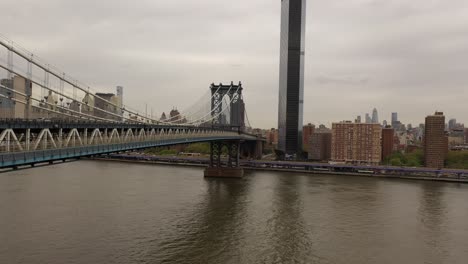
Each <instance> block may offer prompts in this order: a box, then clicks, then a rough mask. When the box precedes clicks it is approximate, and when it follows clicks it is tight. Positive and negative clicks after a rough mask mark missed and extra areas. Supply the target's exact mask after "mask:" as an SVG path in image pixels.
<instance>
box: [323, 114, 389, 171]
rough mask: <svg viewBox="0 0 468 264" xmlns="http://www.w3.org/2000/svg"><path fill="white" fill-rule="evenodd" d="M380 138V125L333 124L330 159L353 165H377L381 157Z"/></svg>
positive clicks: (348, 122) (344, 122)
mask: <svg viewBox="0 0 468 264" xmlns="http://www.w3.org/2000/svg"><path fill="white" fill-rule="evenodd" d="M381 136H382V127H381V126H380V124H358V123H352V122H351V121H343V122H340V123H333V125H332V154H331V159H332V160H333V161H335V162H346V163H353V164H379V163H380V161H381V157H382V146H381V143H380V139H381Z"/></svg>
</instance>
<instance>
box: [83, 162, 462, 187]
mask: <svg viewBox="0 0 468 264" xmlns="http://www.w3.org/2000/svg"><path fill="white" fill-rule="evenodd" d="M92 160H99V161H111V162H127V163H135V164H152V165H164V166H184V167H198V168H206V167H207V165H205V164H197V163H190V162H188V161H186V160H184V162H178V163H175V162H163V161H154V160H152V161H147V160H125V159H117V158H94V159H92ZM244 170H245V171H246V172H249V171H272V172H290V173H302V174H308V175H339V176H357V177H369V178H386V179H407V180H423V181H438V182H453V183H467V184H468V179H457V178H446V177H428V176H408V175H387V174H369V173H356V172H336V171H315V170H312V171H311V170H300V169H287V168H258V167H257V168H253V167H244Z"/></svg>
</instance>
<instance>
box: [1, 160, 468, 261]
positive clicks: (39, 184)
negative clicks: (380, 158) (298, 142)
mask: <svg viewBox="0 0 468 264" xmlns="http://www.w3.org/2000/svg"><path fill="white" fill-rule="evenodd" d="M202 174H203V170H202V169H200V168H187V167H169V166H156V165H143V164H128V163H115V162H101V161H80V162H73V163H67V164H62V165H55V166H48V167H41V168H34V169H28V170H20V171H14V172H8V173H3V174H0V216H1V217H0V263H2V264H3V263H5V264H7V263H8V264H9V263H34V264H35V263H47V264H54V263H57V264H64V263H346V264H353V263H356V264H363V263H434V264H435V263H437V264H439V263H450V264H454V263H463V264H466V263H468V262H467V261H468V185H463V184H456V183H440V182H425V181H411V180H394V179H392V180H390V179H375V178H365V177H350V176H314V175H302V174H291V173H277V172H264V171H262V172H249V173H248V174H247V176H246V177H245V178H244V179H242V180H229V179H204V178H203V177H202Z"/></svg>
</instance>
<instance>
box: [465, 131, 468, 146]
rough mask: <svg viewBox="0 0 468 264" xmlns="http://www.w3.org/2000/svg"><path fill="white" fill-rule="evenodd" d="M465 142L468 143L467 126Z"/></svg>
mask: <svg viewBox="0 0 468 264" xmlns="http://www.w3.org/2000/svg"><path fill="white" fill-rule="evenodd" d="M465 144H468V128H465Z"/></svg>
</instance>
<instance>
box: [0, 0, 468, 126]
mask: <svg viewBox="0 0 468 264" xmlns="http://www.w3.org/2000/svg"><path fill="white" fill-rule="evenodd" d="M1 7H2V15H1V16H0V25H1V28H0V33H1V34H3V35H5V36H7V37H8V38H10V39H12V40H14V41H16V42H18V43H20V44H21V45H22V46H24V47H26V48H27V49H29V50H30V51H32V52H33V53H35V54H38V55H40V56H41V57H42V58H45V59H46V60H47V61H48V62H50V63H51V64H54V65H57V66H59V67H60V68H62V69H63V70H64V71H65V72H67V73H69V74H70V75H72V76H74V77H75V78H77V79H79V80H81V81H83V82H85V83H88V84H90V85H91V86H92V87H93V89H94V90H102V91H111V90H113V89H114V87H115V86H116V85H123V86H124V87H125V89H126V90H125V103H126V104H129V105H132V106H139V107H140V109H144V107H142V106H143V105H144V104H145V103H148V105H151V106H152V107H153V108H154V109H155V111H159V112H160V111H166V112H167V111H168V110H170V109H171V108H172V107H173V106H176V107H178V108H182V109H183V108H184V107H185V106H187V105H190V103H191V102H194V101H195V99H196V98H198V97H199V96H200V95H202V94H205V93H206V91H207V89H208V87H209V84H210V83H212V82H216V83H219V82H230V81H235V82H237V81H242V82H243V85H244V88H245V90H244V97H245V100H246V104H247V111H248V114H249V119H250V121H251V123H252V125H254V126H256V127H262V128H269V127H276V125H277V109H278V106H277V104H278V103H277V101H278V70H279V36H280V0H275V1H272V0H236V1H232V0H197V1H194V0H172V1H167V0H138V1H136V0H134V1H130V0H126V1H124V0H100V1H95V0H79V1H77V0H73V1H72V0H41V1H37V0H14V1H13V0H2V1H1ZM306 31H307V33H306V34H307V35H306V64H305V74H306V76H305V104H304V123H308V122H312V123H315V124H319V123H324V124H327V125H329V124H330V123H331V122H334V121H341V120H351V119H354V118H355V116H356V115H363V116H364V114H365V113H366V112H369V113H371V112H372V108H374V107H376V108H377V109H378V110H379V115H380V119H381V121H382V120H383V119H387V120H390V113H391V112H393V111H396V112H398V113H399V117H400V120H401V121H402V122H404V123H407V122H411V123H413V124H418V123H421V122H423V121H424V117H425V116H426V115H428V114H431V113H433V112H434V111H435V110H439V111H444V112H445V113H446V116H447V118H452V117H455V118H457V119H458V120H459V121H461V122H465V123H468V114H467V112H468V111H467V109H468V104H467V101H468V92H467V91H468V89H467V88H468V1H466V0H410V1H409V0H326V1H318V0H317V1H312V0H309V1H308V3H307V25H306Z"/></svg>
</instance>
